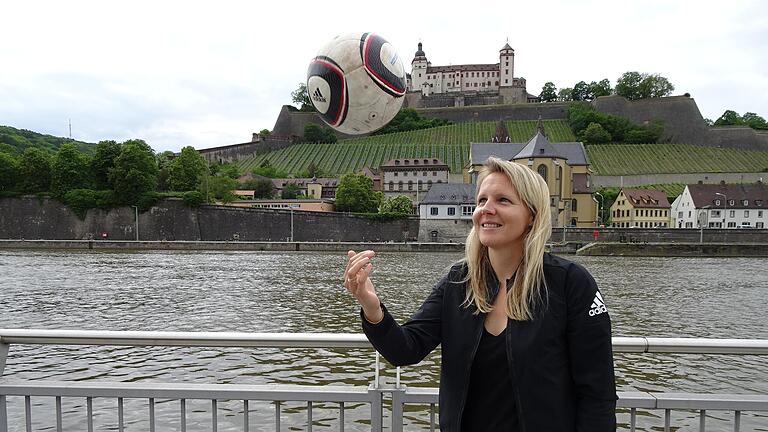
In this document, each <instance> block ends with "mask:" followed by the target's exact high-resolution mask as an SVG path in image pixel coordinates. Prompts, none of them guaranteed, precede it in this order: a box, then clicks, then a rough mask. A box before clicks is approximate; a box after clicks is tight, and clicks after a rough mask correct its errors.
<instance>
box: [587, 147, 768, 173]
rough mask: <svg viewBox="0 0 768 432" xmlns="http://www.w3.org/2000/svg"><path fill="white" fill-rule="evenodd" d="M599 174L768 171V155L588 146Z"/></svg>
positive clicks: (691, 148) (683, 148)
mask: <svg viewBox="0 0 768 432" xmlns="http://www.w3.org/2000/svg"><path fill="white" fill-rule="evenodd" d="M587 156H588V157H589V161H590V162H591V164H592V169H593V170H594V171H595V173H596V174H598V175H631V174H665V173H670V174H686V173H705V172H710V173H725V172H768V152H762V151H750V150H736V149H722V148H715V147H703V146H697V145H692V144H602V145H590V146H587Z"/></svg>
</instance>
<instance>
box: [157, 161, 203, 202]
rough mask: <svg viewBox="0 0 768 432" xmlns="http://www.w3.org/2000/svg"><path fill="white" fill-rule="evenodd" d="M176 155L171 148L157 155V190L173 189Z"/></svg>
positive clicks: (166, 190)
mask: <svg viewBox="0 0 768 432" xmlns="http://www.w3.org/2000/svg"><path fill="white" fill-rule="evenodd" d="M175 157H176V154H175V153H174V152H172V151H170V150H166V151H164V152H162V153H159V154H158V155H157V156H156V157H155V159H157V190H158V191H159V192H168V191H169V190H171V185H170V177H171V162H172V161H173V159H174V158H175ZM192 207H194V206H192Z"/></svg>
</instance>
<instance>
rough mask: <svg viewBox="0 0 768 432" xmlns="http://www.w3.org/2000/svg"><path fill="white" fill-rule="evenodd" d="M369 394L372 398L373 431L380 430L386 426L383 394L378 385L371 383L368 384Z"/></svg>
mask: <svg viewBox="0 0 768 432" xmlns="http://www.w3.org/2000/svg"><path fill="white" fill-rule="evenodd" d="M368 395H369V396H370V399H371V431H373V432H378V431H380V430H382V427H383V426H384V411H383V410H384V406H383V404H382V398H383V394H382V391H381V390H380V389H379V388H378V386H376V385H374V384H371V385H370V386H368Z"/></svg>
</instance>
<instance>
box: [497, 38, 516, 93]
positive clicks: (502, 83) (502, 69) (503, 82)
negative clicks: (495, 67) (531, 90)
mask: <svg viewBox="0 0 768 432" xmlns="http://www.w3.org/2000/svg"><path fill="white" fill-rule="evenodd" d="M514 76H515V50H513V49H512V47H511V46H509V43H508V42H507V44H506V45H504V48H502V49H501V50H500V51H499V87H512V78H513V77H514Z"/></svg>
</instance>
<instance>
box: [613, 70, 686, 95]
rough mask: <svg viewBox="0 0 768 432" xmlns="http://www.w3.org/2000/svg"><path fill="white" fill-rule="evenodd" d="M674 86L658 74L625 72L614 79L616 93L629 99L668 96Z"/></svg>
mask: <svg viewBox="0 0 768 432" xmlns="http://www.w3.org/2000/svg"><path fill="white" fill-rule="evenodd" d="M674 90H675V86H674V85H672V83H670V82H669V80H668V79H666V78H664V77H663V76H661V75H658V74H651V75H649V74H646V73H640V72H625V73H624V74H623V75H621V77H620V78H619V79H618V80H617V81H616V94H617V95H619V96H623V97H625V98H627V99H629V100H637V99H646V98H659V97H664V96H669V95H670V94H672V92H673V91H674Z"/></svg>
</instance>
